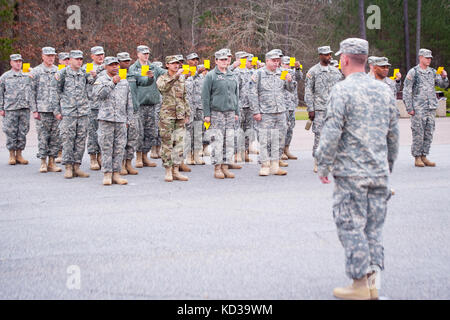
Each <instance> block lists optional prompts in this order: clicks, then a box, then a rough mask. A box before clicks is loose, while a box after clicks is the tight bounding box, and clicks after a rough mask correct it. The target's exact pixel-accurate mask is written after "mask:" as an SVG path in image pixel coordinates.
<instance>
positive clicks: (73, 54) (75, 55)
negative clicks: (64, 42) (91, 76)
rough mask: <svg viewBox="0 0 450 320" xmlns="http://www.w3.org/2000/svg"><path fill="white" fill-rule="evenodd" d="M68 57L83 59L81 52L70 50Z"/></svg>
mask: <svg viewBox="0 0 450 320" xmlns="http://www.w3.org/2000/svg"><path fill="white" fill-rule="evenodd" d="M69 57H70V58H72V59H78V58H81V59H83V52H82V51H81V50H70V54H69Z"/></svg>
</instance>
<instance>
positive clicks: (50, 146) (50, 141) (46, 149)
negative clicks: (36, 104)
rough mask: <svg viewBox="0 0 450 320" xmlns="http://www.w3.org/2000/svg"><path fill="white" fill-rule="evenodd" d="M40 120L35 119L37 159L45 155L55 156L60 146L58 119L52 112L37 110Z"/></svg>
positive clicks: (43, 157)
mask: <svg viewBox="0 0 450 320" xmlns="http://www.w3.org/2000/svg"><path fill="white" fill-rule="evenodd" d="M39 116H40V117H41V120H36V121H35V122H36V131H37V135H38V153H37V155H36V156H37V157H38V158H39V159H45V158H46V157H55V158H56V157H57V156H58V151H59V150H60V148H61V139H60V137H59V128H58V126H59V121H58V120H57V119H56V118H55V116H54V115H53V113H52V112H39Z"/></svg>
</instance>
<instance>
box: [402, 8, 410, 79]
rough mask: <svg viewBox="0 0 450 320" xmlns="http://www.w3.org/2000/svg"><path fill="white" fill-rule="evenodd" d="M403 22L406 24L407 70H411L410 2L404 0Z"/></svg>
mask: <svg viewBox="0 0 450 320" xmlns="http://www.w3.org/2000/svg"><path fill="white" fill-rule="evenodd" d="M403 21H404V24H405V55H406V70H409V69H410V68H411V62H410V56H411V53H410V47H409V18H408V0H403Z"/></svg>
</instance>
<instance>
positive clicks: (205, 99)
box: [202, 73, 212, 117]
mask: <svg viewBox="0 0 450 320" xmlns="http://www.w3.org/2000/svg"><path fill="white" fill-rule="evenodd" d="M209 75H210V73H208V74H207V75H206V77H205V80H204V81H203V86H202V104H203V113H204V116H205V117H210V116H211V88H212V79H211V76H209Z"/></svg>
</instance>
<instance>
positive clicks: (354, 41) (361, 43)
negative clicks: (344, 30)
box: [336, 38, 369, 56]
mask: <svg viewBox="0 0 450 320" xmlns="http://www.w3.org/2000/svg"><path fill="white" fill-rule="evenodd" d="M341 53H348V54H356V55H359V54H369V42H367V40H364V39H360V38H348V39H345V40H343V41H341V43H340V44H339V51H338V52H336V56H338V55H340V54H341Z"/></svg>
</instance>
